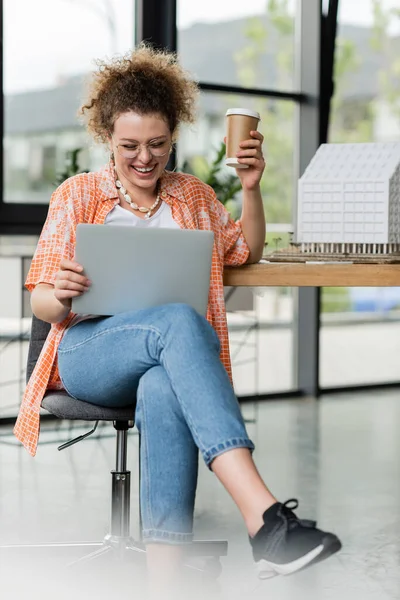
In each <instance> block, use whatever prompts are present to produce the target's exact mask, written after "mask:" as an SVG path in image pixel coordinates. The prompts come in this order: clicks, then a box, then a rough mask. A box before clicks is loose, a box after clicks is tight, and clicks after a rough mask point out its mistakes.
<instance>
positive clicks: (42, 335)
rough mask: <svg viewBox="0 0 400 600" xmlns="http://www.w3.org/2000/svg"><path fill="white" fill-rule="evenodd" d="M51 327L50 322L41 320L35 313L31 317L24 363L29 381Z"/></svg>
mask: <svg viewBox="0 0 400 600" xmlns="http://www.w3.org/2000/svg"><path fill="white" fill-rule="evenodd" d="M50 329H51V325H50V323H46V322H45V321H41V320H40V319H38V318H37V317H35V315H33V317H32V326H31V337H30V341H29V350H28V362H27V365H26V381H27V382H28V381H29V378H30V376H31V375H32V371H33V369H34V368H35V365H36V363H37V360H38V358H39V354H40V353H41V351H42V348H43V344H44V343H45V341H46V338H47V335H48V333H49V331H50Z"/></svg>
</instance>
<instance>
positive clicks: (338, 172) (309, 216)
mask: <svg viewBox="0 0 400 600" xmlns="http://www.w3.org/2000/svg"><path fill="white" fill-rule="evenodd" d="M295 241H296V243H297V244H298V245H300V246H301V249H302V250H303V251H305V252H330V253H331V252H334V253H335V252H338V253H341V252H351V253H372V254H382V253H383V254H386V253H392V252H399V251H400V143H397V142H394V143H376V144H323V145H322V146H320V148H319V149H318V151H317V152H316V154H315V156H314V158H313V159H312V160H311V162H310V164H309V166H308V167H307V169H306V170H305V172H304V174H303V176H302V177H301V179H300V180H299V183H298V208H297V232H296V240H295Z"/></svg>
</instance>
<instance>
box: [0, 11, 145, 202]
mask: <svg viewBox="0 0 400 600" xmlns="http://www.w3.org/2000/svg"><path fill="white" fill-rule="evenodd" d="M134 5H135V1H134V0H96V1H95V2H90V1H88V2H76V1H74V0H35V2H31V1H29V0H4V2H3V12H4V69H3V72H4V92H5V122H4V131H5V137H4V173H5V189H4V201H5V202H26V203H41V202H43V203H47V202H48V200H49V196H50V194H51V193H52V191H53V190H54V188H55V185H56V181H57V176H58V174H59V173H61V172H63V171H64V169H65V165H66V161H67V156H68V152H69V151H71V150H74V149H76V148H83V150H82V152H81V153H80V154H79V164H80V166H81V170H85V169H92V168H97V167H98V166H99V165H100V164H102V162H104V160H105V153H104V152H102V151H100V150H99V149H92V146H91V144H89V143H88V142H89V140H88V139H87V137H86V134H85V132H84V130H83V128H82V126H81V125H80V124H79V121H78V119H77V110H78V107H79V105H80V102H81V99H82V96H83V83H84V78H85V75H86V74H87V73H88V72H90V70H91V69H92V68H93V66H94V59H96V58H104V57H106V56H110V55H112V54H114V53H125V52H127V51H129V50H130V49H131V48H132V47H133V44H134V8H135V6H134ZM21 15H24V18H23V19H21ZM32 23H34V27H33V26H32Z"/></svg>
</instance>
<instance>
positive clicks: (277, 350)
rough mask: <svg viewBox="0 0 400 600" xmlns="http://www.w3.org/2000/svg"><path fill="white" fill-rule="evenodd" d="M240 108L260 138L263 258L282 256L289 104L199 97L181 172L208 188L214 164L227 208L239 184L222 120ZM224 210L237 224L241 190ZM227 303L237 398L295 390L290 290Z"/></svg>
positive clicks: (289, 173) (288, 204)
mask: <svg viewBox="0 0 400 600" xmlns="http://www.w3.org/2000/svg"><path fill="white" fill-rule="evenodd" d="M238 105H240V106H243V107H248V108H253V109H255V110H257V111H258V112H259V113H260V114H261V122H260V126H259V130H260V131H261V132H262V133H263V135H264V137H265V147H264V150H265V154H266V158H267V167H266V170H265V174H264V176H263V179H262V183H261V189H262V194H263V199H264V205H265V212H266V219H267V236H266V241H267V242H268V245H267V247H266V251H267V252H268V251H269V250H276V249H277V248H278V249H279V248H281V247H282V248H283V247H284V246H285V245H286V243H287V241H288V238H289V235H290V233H289V232H290V231H291V230H292V225H291V222H292V221H291V216H292V198H293V193H294V185H293V184H294V156H293V152H294V147H295V141H294V131H295V127H294V120H295V105H294V103H292V102H288V101H282V100H279V101H277V100H272V99H268V98H260V97H249V96H240V95H234V94H221V93H216V92H207V93H202V94H201V99H200V105H199V113H198V120H197V123H196V124H195V125H193V126H191V127H183V128H182V130H181V132H180V138H179V143H178V169H180V170H184V171H189V172H192V173H194V174H195V175H197V176H198V177H199V178H200V179H202V180H203V181H206V182H207V181H208V175H209V172H210V168H211V163H213V162H214V161H215V160H216V159H218V157H219V159H220V163H218V165H217V179H218V181H219V182H220V184H221V187H220V189H221V190H222V193H220V192H218V193H217V195H218V196H219V198H220V199H221V200H222V201H224V203H225V200H227V199H226V198H224V196H225V192H226V190H228V189H230V188H231V184H232V183H234V184H237V183H238V179H237V176H236V172H235V170H234V169H232V168H231V167H226V166H225V165H224V149H223V146H222V144H223V139H224V136H225V113H226V110H227V109H228V108H229V107H232V106H238ZM214 167H215V165H214ZM239 188H240V185H239ZM226 206H227V208H228V210H229V211H230V212H231V214H232V216H233V217H234V218H237V217H239V216H240V212H241V192H240V190H239V191H238V192H237V193H236V194H234V195H233V197H230V198H229V199H228V200H227V202H226ZM231 294H232V295H231ZM228 295H229V300H228V302H227V309H228V322H229V327H230V339H231V354H232V362H233V374H234V383H235V388H236V392H237V393H238V394H240V395H250V394H263V393H268V392H275V391H283V390H290V389H293V388H294V377H293V364H294V360H293V352H294V350H293V348H294V344H293V339H294V337H293V324H294V299H293V294H292V290H290V289H286V288H267V289H263V290H256V294H255V296H254V298H253V295H252V292H250V291H248V292H247V295H246V293H245V292H243V290H241V289H240V288H237V289H236V290H233V291H232V292H231V293H229V294H228Z"/></svg>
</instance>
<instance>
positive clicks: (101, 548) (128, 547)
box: [0, 534, 228, 579]
mask: <svg viewBox="0 0 400 600" xmlns="http://www.w3.org/2000/svg"><path fill="white" fill-rule="evenodd" d="M84 549H86V550H89V553H88V554H85V555H84V556H81V557H80V558H77V559H75V560H73V561H70V562H68V563H66V564H65V565H64V566H65V568H72V567H78V566H81V565H83V564H85V563H89V562H92V561H95V560H97V559H100V558H103V557H105V556H107V555H109V556H110V558H111V559H112V560H114V561H116V562H118V563H119V564H122V563H126V562H128V561H129V560H130V559H131V558H134V560H135V562H136V561H138V562H143V564H144V563H145V558H146V548H145V545H144V544H142V543H141V542H137V541H136V540H134V539H133V538H132V537H131V536H129V537H120V536H113V535H110V534H107V535H106V536H105V538H104V540H103V541H102V542H54V543H50V544H45V543H44V544H8V545H2V546H0V552H2V551H7V552H10V551H11V552H12V551H13V550H15V551H24V550H38V551H40V550H43V551H45V550H60V551H71V550H84ZM186 550H187V558H186V560H185V563H184V566H185V567H186V568H188V569H190V570H193V571H197V572H199V573H204V574H206V575H208V576H209V577H211V578H215V579H216V578H218V577H219V575H220V574H221V571H222V566H221V563H220V558H221V557H222V556H226V555H227V553H228V543H227V542H225V541H215V540H212V541H207V540H202V541H195V542H193V543H192V544H188V545H187V549H186ZM133 555H134V556H133ZM52 557H53V558H54V553H52ZM201 559H202V560H201Z"/></svg>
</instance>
